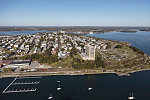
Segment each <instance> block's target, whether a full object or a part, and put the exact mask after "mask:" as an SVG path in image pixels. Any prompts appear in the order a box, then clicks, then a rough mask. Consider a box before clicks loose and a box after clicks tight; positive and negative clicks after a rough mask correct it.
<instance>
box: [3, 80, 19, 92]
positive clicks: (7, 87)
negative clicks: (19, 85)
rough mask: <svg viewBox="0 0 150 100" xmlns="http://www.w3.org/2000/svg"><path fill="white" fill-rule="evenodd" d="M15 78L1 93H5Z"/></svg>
mask: <svg viewBox="0 0 150 100" xmlns="http://www.w3.org/2000/svg"><path fill="white" fill-rule="evenodd" d="M16 79H17V78H14V80H13V81H12V82H11V83H10V84H9V85H8V86H7V87H6V88H5V90H4V91H3V92H2V93H5V92H6V90H7V89H8V88H9V87H10V86H11V85H12V84H13V83H14V82H15V80H16Z"/></svg>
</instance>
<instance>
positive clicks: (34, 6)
mask: <svg viewBox="0 0 150 100" xmlns="http://www.w3.org/2000/svg"><path fill="white" fill-rule="evenodd" d="M149 5H150V1H149V0H132V1H131V0H124V1H121V0H76V1H74V0H44V1H42V0H21V1H20V0H11V1H10V0H1V1H0V13H1V17H0V22H1V23H0V26H150V24H149V23H150V19H149V18H150V13H149V10H150V6H149Z"/></svg>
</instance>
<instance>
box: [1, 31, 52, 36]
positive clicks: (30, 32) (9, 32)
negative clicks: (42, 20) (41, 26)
mask: <svg viewBox="0 0 150 100" xmlns="http://www.w3.org/2000/svg"><path fill="white" fill-rule="evenodd" d="M38 32H40V33H42V32H54V31H4V32H0V34H3V35H26V34H35V33H38Z"/></svg>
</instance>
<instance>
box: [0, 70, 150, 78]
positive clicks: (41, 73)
mask: <svg viewBox="0 0 150 100" xmlns="http://www.w3.org/2000/svg"><path fill="white" fill-rule="evenodd" d="M148 70H150V68H145V69H138V70H132V71H128V72H115V71H113V70H108V71H106V72H101V71H100V70H94V71H90V72H88V71H87V72H80V71H62V72H27V73H26V72H24V73H0V78H8V77H30V76H53V75H61V76H64V75H92V74H116V75H118V76H130V74H133V73H136V72H141V71H148Z"/></svg>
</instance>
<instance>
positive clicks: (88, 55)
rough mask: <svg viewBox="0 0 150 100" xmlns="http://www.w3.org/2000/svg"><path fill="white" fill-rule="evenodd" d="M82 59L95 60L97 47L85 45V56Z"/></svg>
mask: <svg viewBox="0 0 150 100" xmlns="http://www.w3.org/2000/svg"><path fill="white" fill-rule="evenodd" d="M82 58H83V60H95V46H92V45H90V44H88V45H85V56H84V57H82Z"/></svg>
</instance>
